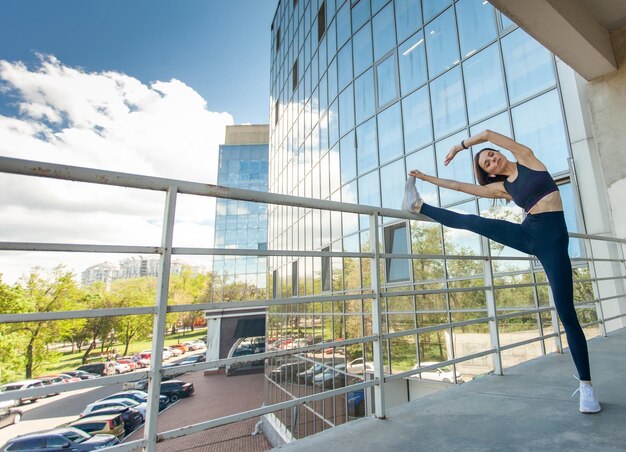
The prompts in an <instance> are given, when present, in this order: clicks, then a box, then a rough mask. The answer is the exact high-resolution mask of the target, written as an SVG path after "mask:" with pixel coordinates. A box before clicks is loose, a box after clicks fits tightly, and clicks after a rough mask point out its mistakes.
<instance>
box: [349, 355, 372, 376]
mask: <svg viewBox="0 0 626 452" xmlns="http://www.w3.org/2000/svg"><path fill="white" fill-rule="evenodd" d="M347 369H348V372H350V373H353V374H362V373H363V371H365V372H374V363H373V362H372V361H367V362H366V361H365V360H364V359H363V358H357V359H353V360H352V361H350V362H349V363H348V366H347Z"/></svg>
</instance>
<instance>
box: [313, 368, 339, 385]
mask: <svg viewBox="0 0 626 452" xmlns="http://www.w3.org/2000/svg"><path fill="white" fill-rule="evenodd" d="M345 371H346V365H345V364H335V366H334V367H328V368H326V369H324V371H322V372H320V373H317V374H315V375H314V376H313V384H314V385H318V386H323V387H324V388H331V389H332V388H342V387H344V386H345V385H346V377H347V375H346V374H345Z"/></svg>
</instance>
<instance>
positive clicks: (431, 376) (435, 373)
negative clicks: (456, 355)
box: [413, 361, 463, 383]
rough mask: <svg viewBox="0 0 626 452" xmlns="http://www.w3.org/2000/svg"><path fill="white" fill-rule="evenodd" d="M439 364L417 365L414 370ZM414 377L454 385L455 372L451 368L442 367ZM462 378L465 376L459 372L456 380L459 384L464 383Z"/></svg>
mask: <svg viewBox="0 0 626 452" xmlns="http://www.w3.org/2000/svg"><path fill="white" fill-rule="evenodd" d="M437 364H439V363H438V362H435V361H425V362H423V363H422V364H421V366H418V365H416V366H415V367H414V369H417V368H418V367H427V366H434V365H437ZM413 377H416V378H422V379H424V380H434V381H444V382H446V383H454V370H452V367H451V366H441V367H437V368H436V369H433V370H427V371H425V372H421V373H418V374H415V375H413ZM462 377H463V375H461V373H460V372H458V371H457V372H456V380H457V382H458V383H462V382H463V380H462Z"/></svg>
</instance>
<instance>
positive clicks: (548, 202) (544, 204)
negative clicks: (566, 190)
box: [528, 191, 563, 215]
mask: <svg viewBox="0 0 626 452" xmlns="http://www.w3.org/2000/svg"><path fill="white" fill-rule="evenodd" d="M562 210H563V201H562V200H561V194H560V193H559V192H558V191H553V192H552V193H548V194H547V195H546V196H544V197H543V198H541V199H540V200H539V202H538V203H537V204H535V205H534V206H533V207H532V208H531V209H530V211H529V212H528V213H529V214H531V215H535V214H538V213H544V212H560V211H562Z"/></svg>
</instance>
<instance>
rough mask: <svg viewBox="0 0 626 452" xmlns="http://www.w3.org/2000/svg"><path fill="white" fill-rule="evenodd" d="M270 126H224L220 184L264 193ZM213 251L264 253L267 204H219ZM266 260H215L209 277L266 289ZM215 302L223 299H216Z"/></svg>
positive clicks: (225, 202) (220, 295) (220, 158)
mask: <svg viewBox="0 0 626 452" xmlns="http://www.w3.org/2000/svg"><path fill="white" fill-rule="evenodd" d="M268 140H269V127H268V126H267V125H236V126H228V127H226V138H225V142H224V144H223V145H220V151H219V168H218V173H217V183H218V185H221V186H225V187H233V188H244V189H247V190H256V191H263V192H266V191H267V175H268V160H267V159H268V149H269V144H268V143H269V141H268ZM215 247H216V248H227V249H228V248H231V249H254V250H265V249H267V205H265V204H260V203H254V202H248V201H237V200H232V199H218V200H217V202H216V212H215ZM266 267H267V258H265V257H255V256H215V257H214V260H213V272H214V274H215V276H216V277H217V278H220V279H221V281H222V282H223V286H226V285H228V284H231V283H242V284H245V285H246V286H247V287H249V288H250V289H253V290H260V291H264V290H265V288H266V286H267V281H266V279H267V271H266ZM214 296H215V298H216V299H217V300H219V299H221V298H222V297H223V294H214Z"/></svg>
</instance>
